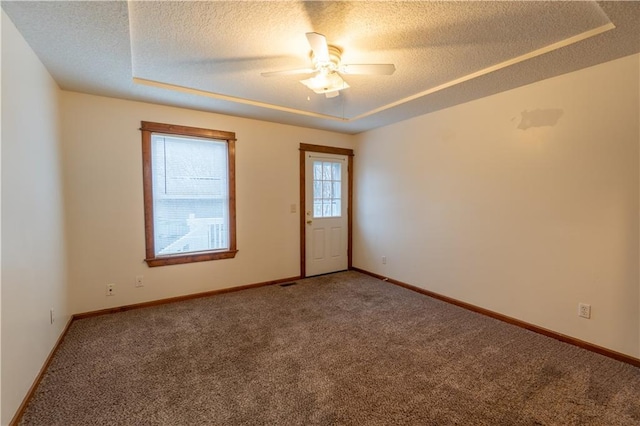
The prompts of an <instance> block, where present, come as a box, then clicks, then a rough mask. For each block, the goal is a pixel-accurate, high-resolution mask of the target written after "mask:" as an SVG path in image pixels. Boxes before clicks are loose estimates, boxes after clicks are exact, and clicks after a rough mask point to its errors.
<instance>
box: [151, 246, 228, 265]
mask: <svg viewBox="0 0 640 426" xmlns="http://www.w3.org/2000/svg"><path fill="white" fill-rule="evenodd" d="M236 253H238V250H229V251H214V252H199V253H192V254H176V255H173V256H160V257H153V258H150V259H145V260H144V261H145V262H147V265H148V266H149V267H150V268H152V267H154V266H167V265H179V264H181V263H194V262H206V261H208V260H220V259H233V258H234V257H236Z"/></svg>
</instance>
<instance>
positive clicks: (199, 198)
mask: <svg viewBox="0 0 640 426" xmlns="http://www.w3.org/2000/svg"><path fill="white" fill-rule="evenodd" d="M141 130H142V157H143V160H142V161H143V179H144V209H145V233H146V259H145V260H146V262H147V264H148V265H149V266H161V265H172V264H178V263H189V262H200V261H206V260H216V259H228V258H232V257H234V256H235V254H236V252H237V249H236V234H235V229H236V224H235V216H236V215H235V133H233V132H225V131H220V130H210V129H201V128H196V127H186V126H176V125H170V124H162V123H151V122H147V121H143V122H142V125H141Z"/></svg>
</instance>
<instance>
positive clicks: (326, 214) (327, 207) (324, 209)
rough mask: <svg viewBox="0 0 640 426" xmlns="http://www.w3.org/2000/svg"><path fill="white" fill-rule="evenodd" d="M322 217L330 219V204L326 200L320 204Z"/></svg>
mask: <svg viewBox="0 0 640 426" xmlns="http://www.w3.org/2000/svg"><path fill="white" fill-rule="evenodd" d="M322 216H323V217H331V202H330V201H328V200H327V201H325V202H323V203H322Z"/></svg>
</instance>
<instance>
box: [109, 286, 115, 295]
mask: <svg viewBox="0 0 640 426" xmlns="http://www.w3.org/2000/svg"><path fill="white" fill-rule="evenodd" d="M115 291H116V285H115V284H107V296H113V295H114V294H115Z"/></svg>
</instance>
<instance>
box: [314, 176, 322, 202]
mask: <svg viewBox="0 0 640 426" xmlns="http://www.w3.org/2000/svg"><path fill="white" fill-rule="evenodd" d="M313 198H314V199H322V181H321V180H316V181H314V182H313Z"/></svg>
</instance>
